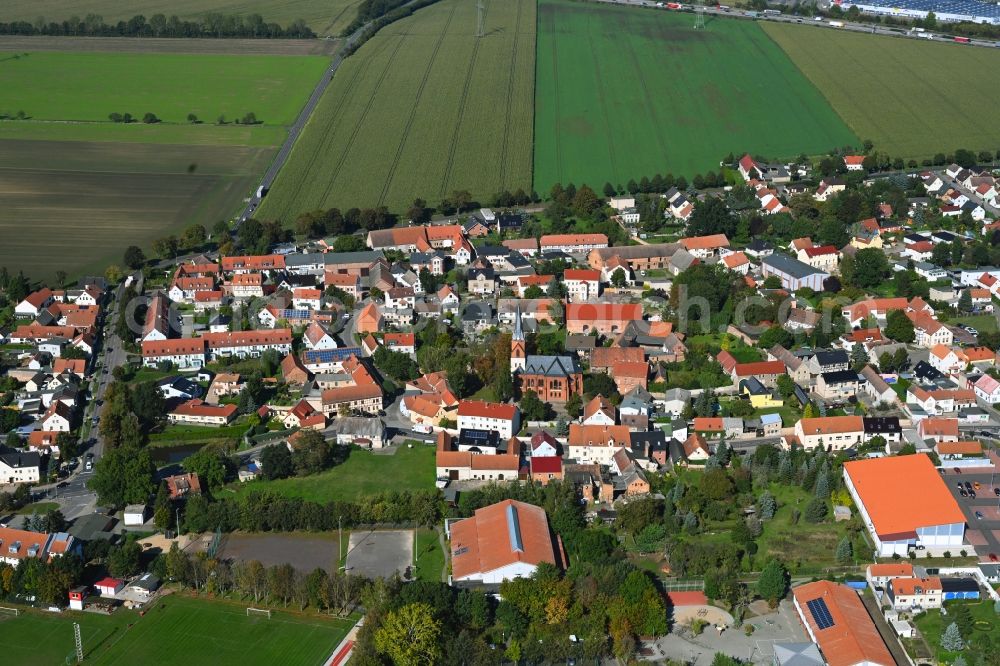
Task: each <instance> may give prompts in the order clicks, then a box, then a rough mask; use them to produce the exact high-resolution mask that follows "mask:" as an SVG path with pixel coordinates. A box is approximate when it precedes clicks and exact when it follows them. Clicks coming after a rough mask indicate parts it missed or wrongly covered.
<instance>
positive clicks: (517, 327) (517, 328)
mask: <svg viewBox="0 0 1000 666" xmlns="http://www.w3.org/2000/svg"><path fill="white" fill-rule="evenodd" d="M511 339H512V340H520V341H522V342H523V341H524V331H522V330H521V304H520V303H518V304H517V312H516V313H515V315H514V336H513V337H512V338H511Z"/></svg>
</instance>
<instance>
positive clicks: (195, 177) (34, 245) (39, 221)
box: [0, 123, 283, 279]
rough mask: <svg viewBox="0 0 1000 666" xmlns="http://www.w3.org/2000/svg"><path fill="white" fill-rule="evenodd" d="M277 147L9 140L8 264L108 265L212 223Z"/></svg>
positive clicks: (3, 262) (1, 246)
mask: <svg viewBox="0 0 1000 666" xmlns="http://www.w3.org/2000/svg"><path fill="white" fill-rule="evenodd" d="M4 126H5V124H4V123H0V127H4ZM50 126H54V124H53V125H50ZM89 126H98V125H96V124H93V125H89ZM81 127H82V125H81ZM123 129H124V128H123ZM279 131H283V130H279ZM273 153H274V149H272V148H250V147H240V146H190V145H173V144H171V145H153V144H133V143H112V142H100V143H98V142H87V141H6V140H2V139H0V237H2V238H3V242H2V243H0V266H6V267H7V268H8V269H9V270H12V271H17V270H23V271H24V272H25V273H26V274H27V275H29V276H31V277H32V278H34V279H46V278H51V277H52V275H53V274H54V273H55V271H57V270H60V269H62V270H65V271H66V272H67V273H69V275H70V276H75V275H80V274H83V273H103V272H104V269H105V268H106V267H107V266H108V265H109V264H121V262H122V252H123V251H124V250H125V248H126V247H128V246H129V245H133V244H134V245H138V246H140V247H143V248H145V249H146V251H147V253H149V252H150V250H149V247H150V245H151V244H152V241H153V240H154V239H156V238H159V237H161V236H165V235H167V234H170V233H179V232H180V230H182V229H183V228H184V227H185V226H187V225H189V224H192V223H201V224H204V225H205V226H206V227H208V228H209V229H211V227H212V225H214V224H215V223H216V222H217V221H219V220H225V219H229V218H230V217H232V215H233V214H234V213H235V212H236V210H237V209H238V208H239V206H240V203H241V202H242V200H243V198H244V197H246V196H247V195H248V194H249V193H250V192H251V191H252V190H253V188H254V186H255V185H256V183H257V182H258V181H259V179H260V174H261V173H262V172H263V171H264V169H266V168H267V164H268V163H269V162H270V160H271V156H272V155H273Z"/></svg>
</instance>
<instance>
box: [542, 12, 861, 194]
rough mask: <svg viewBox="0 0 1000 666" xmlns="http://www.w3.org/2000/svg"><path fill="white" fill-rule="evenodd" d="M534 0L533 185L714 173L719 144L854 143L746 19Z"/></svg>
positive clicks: (773, 147)
mask: <svg viewBox="0 0 1000 666" xmlns="http://www.w3.org/2000/svg"><path fill="white" fill-rule="evenodd" d="M693 22H694V18H693V17H692V16H691V15H690V14H674V13H668V12H662V11H659V12H658V11H652V10H639V9H636V8H633V7H615V6H611V5H602V4H598V3H577V2H572V1H571V0H541V1H540V2H539V6H538V58H537V63H536V67H537V70H536V71H537V74H536V82H535V90H536V92H535V97H536V109H535V172H534V183H535V189H536V190H537V191H539V192H545V191H548V189H549V187H550V186H551V185H552V184H553V183H556V182H561V183H563V184H566V183H570V182H573V183H575V184H577V185H580V184H581V183H587V184H589V185H590V186H592V187H594V188H595V189H598V190H599V189H600V187H601V186H602V185H603V184H604V183H605V182H607V181H610V182H611V183H612V184H614V185H624V184H625V183H626V182H627V181H628V180H629V179H630V178H635V179H636V180H639V179H640V178H641V177H642V176H648V177H652V176H653V175H655V174H657V173H661V174H666V173H668V172H672V173H674V174H678V175H681V174H683V175H686V176H687V177H688V178H690V177H691V176H692V175H694V174H696V173H704V172H706V171H710V170H711V171H717V170H718V168H719V161H720V160H721V159H722V158H723V157H725V155H726V154H728V153H730V152H733V153H737V154H739V153H743V152H750V153H754V154H763V155H769V156H775V157H779V156H781V157H787V156H794V155H798V154H799V153H802V152H805V153H808V154H815V153H820V152H824V151H826V150H829V149H831V148H834V147H839V146H843V145H849V144H857V143H859V141H858V138H857V137H856V136H854V134H852V133H851V131H850V130H849V129H848V128H847V127H846V126H845V125H844V123H843V122H842V121H841V120H840V119H839V118H838V117H837V115H836V114H835V113H834V112H833V110H832V109H831V108H830V106H829V104H827V103H826V101H825V100H824V99H823V97H822V95H820V93H819V91H817V90H816V88H815V87H814V86H813V85H812V84H811V83H810V82H809V81H808V79H806V78H805V77H804V76H803V75H802V74H801V73H800V72H799V71H798V70H797V69H796V67H795V65H794V64H793V63H792V62H791V61H790V60H789V59H788V57H787V56H786V55H785V54H784V53H783V52H782V51H781V49H779V48H778V47H777V46H776V45H775V44H774V42H772V41H771V40H770V39H769V38H768V36H767V35H766V34H765V33H764V32H763V31H762V30H761V29H760V27H758V26H757V24H756V23H753V22H750V21H737V20H732V19H715V20H712V19H709V21H708V23H707V27H706V29H705V30H702V31H697V30H694V29H693V27H692V25H693Z"/></svg>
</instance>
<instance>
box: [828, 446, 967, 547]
mask: <svg viewBox="0 0 1000 666" xmlns="http://www.w3.org/2000/svg"><path fill="white" fill-rule="evenodd" d="M844 481H845V483H846V484H847V489H848V490H849V491H850V493H851V497H853V498H854V503H855V504H856V505H857V507H858V511H860V512H861V516H862V518H864V521H865V525H866V526H867V527H868V531H869V532H870V533H871V535H872V539H873V540H874V541H875V546H876V552H877V554H878V555H879V556H880V557H891V556H892V555H895V554H899V555H902V556H904V557H905V556H906V554H907V553H908V552H909V550H910V549H911V548H914V547H926V548H930V549H935V550H940V549H942V548H955V547H958V546H962V545H963V544H964V543H965V515H964V514H963V513H962V509H961V508H959V506H958V503H957V502H956V501H955V498H954V497H952V495H951V493H950V492H949V491H948V488H947V487H946V486H945V483H944V481H943V480H942V479H941V475H940V474H939V473H938V471H937V469H936V468H935V467H934V463H932V462H931V459H930V458H928V457H927V456H926V455H924V454H922V453H920V454H916V455H911V456H893V457H891V458H873V459H870V460H856V461H854V462H849V463H845V464H844Z"/></svg>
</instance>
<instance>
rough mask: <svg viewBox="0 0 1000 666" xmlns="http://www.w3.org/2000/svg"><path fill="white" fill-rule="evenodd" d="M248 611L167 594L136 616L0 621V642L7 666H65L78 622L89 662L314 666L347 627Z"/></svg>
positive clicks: (34, 615)
mask: <svg viewBox="0 0 1000 666" xmlns="http://www.w3.org/2000/svg"><path fill="white" fill-rule="evenodd" d="M248 605H252V604H251V603H249V602H248V603H226V602H217V601H207V600H204V599H193V598H189V597H181V596H177V595H171V596H168V597H164V598H163V599H162V600H161V601H159V602H157V604H156V606H155V607H154V608H152V609H151V610H150V611H149V612H147V613H146V615H145V616H142V617H140V616H139V614H138V613H135V612H132V611H127V610H120V611H118V612H117V613H115V614H114V615H112V616H110V617H109V616H102V615H96V614H94V613H64V614H62V615H55V614H51V613H42V612H38V611H29V612H25V613H22V614H21V615H20V616H18V617H16V618H13V617H8V618H6V619H3V620H2V621H0V644H2V645H3V646H4V651H5V656H6V659H7V660H8V661H9V662H10V663H12V664H20V665H23V666H36V665H37V666H42V665H44V666H54V665H56V664H63V663H70V662H66V661H65V659H66V657H67V656H69V655H70V654H71V653H72V651H73V622H79V623H80V630H81V635H82V637H83V645H84V654H85V663H88V664H103V665H105V666H112V665H114V666H123V665H125V664H151V663H155V664H162V665H164V666H170V665H172V664H185V665H188V664H212V665H213V666H228V665H230V664H231V665H233V666H236V665H240V666H252V665H255V664H277V663H287V664H293V663H294V664H303V665H312V664H316V665H318V664H322V663H323V662H324V661H325V660H326V659H327V657H329V656H330V655H331V654H332V653H333V651H334V649H335V648H336V646H337V644H338V643H339V642H340V640H341V639H342V638H343V637H344V635H345V634H346V633H347V631H348V629H350V627H351V625H352V624H353V623H352V622H350V621H347V620H336V619H332V618H331V619H327V618H321V617H316V616H309V615H300V614H297V613H293V612H283V611H280V610H279V611H275V612H274V613H272V615H271V619H267V618H266V617H247V616H246V606H248ZM129 625H131V626H129ZM72 663H76V661H75V659H74V661H73V662H72Z"/></svg>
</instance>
